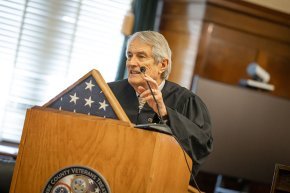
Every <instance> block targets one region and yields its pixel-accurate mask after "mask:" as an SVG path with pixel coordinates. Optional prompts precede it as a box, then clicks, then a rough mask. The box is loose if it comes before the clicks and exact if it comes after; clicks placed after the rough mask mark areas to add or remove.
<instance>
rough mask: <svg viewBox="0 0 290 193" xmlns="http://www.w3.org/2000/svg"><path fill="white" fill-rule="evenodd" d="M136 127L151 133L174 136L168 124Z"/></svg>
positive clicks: (150, 124) (149, 124)
mask: <svg viewBox="0 0 290 193" xmlns="http://www.w3.org/2000/svg"><path fill="white" fill-rule="evenodd" d="M134 127H135V128H139V129H145V130H150V131H157V132H160V133H165V134H168V135H173V134H172V131H171V129H170V128H169V127H168V126H167V125H166V124H157V123H148V124H139V125H135V126H134Z"/></svg>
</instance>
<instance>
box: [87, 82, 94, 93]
mask: <svg viewBox="0 0 290 193" xmlns="http://www.w3.org/2000/svg"><path fill="white" fill-rule="evenodd" d="M86 85H87V86H86V88H85V89H90V91H92V88H93V87H94V86H95V85H94V84H92V80H90V82H86Z"/></svg>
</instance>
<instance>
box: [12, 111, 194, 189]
mask: <svg viewBox="0 0 290 193" xmlns="http://www.w3.org/2000/svg"><path fill="white" fill-rule="evenodd" d="M188 159H189V158H188ZM190 164H191V161H190ZM75 165H80V166H85V167H89V168H91V169H94V170H96V171H97V172H99V173H100V174H101V175H102V176H103V177H104V178H105V179H106V181H107V182H108V184H109V186H110V189H111V192H112V193H118V192H119V193H123V192H132V193H138V192H140V193H143V192H144V193H153V192H154V193H156V192H158V193H161V192H168V193H178V192H187V187H188V181H189V172H188V169H187V166H186V163H185V160H184V155H183V152H182V150H181V148H180V147H179V145H178V143H177V142H176V141H175V139H174V138H173V137H171V136H168V135H165V134H161V133H157V132H152V131H146V130H141V129H136V128H133V127H131V126H130V125H129V124H128V123H126V122H122V121H117V120H111V119H104V118H98V117H93V116H86V115H81V114H75V113H69V112H61V111H56V110H48V109H41V108H33V109H29V110H28V111H27V115H26V120H25V125H24V131H23V135H22V139H21V144H20V149H19V155H18V157H17V162H16V166H15V171H14V175H13V180H12V184H11V188H10V193H38V192H42V191H43V188H44V187H45V185H46V183H47V182H48V180H49V179H50V177H52V176H53V175H54V174H55V173H56V172H57V171H59V170H60V169H62V168H64V167H69V166H75Z"/></svg>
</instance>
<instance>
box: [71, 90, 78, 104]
mask: <svg viewBox="0 0 290 193" xmlns="http://www.w3.org/2000/svg"><path fill="white" fill-rule="evenodd" d="M69 96H70V98H71V99H70V101H69V102H70V103H71V102H74V104H77V100H78V99H79V97H77V93H75V94H74V95H69Z"/></svg>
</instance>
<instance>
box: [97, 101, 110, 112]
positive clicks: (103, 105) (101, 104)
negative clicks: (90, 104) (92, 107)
mask: <svg viewBox="0 0 290 193" xmlns="http://www.w3.org/2000/svg"><path fill="white" fill-rule="evenodd" d="M99 103H100V108H99V109H104V111H106V107H107V106H109V105H108V104H106V101H105V100H104V102H102V103H101V102H99Z"/></svg>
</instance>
